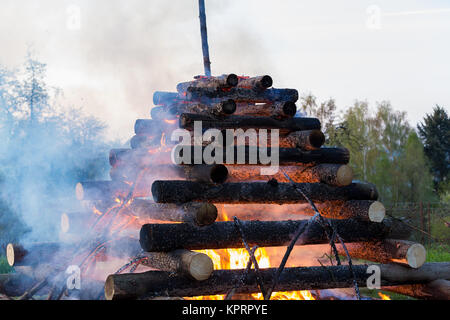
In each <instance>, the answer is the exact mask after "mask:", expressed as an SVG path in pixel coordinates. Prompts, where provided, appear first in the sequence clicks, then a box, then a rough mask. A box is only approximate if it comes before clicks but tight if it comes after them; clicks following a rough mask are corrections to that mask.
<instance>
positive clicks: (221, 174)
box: [210, 164, 228, 183]
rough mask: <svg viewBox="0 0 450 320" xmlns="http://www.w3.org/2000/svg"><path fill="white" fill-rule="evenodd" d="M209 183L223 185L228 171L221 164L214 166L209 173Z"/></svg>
mask: <svg viewBox="0 0 450 320" xmlns="http://www.w3.org/2000/svg"><path fill="white" fill-rule="evenodd" d="M210 177H211V181H212V182H214V183H224V182H225V181H226V180H227V178H228V169H227V167H226V166H224V165H223V164H217V165H214V166H213V167H212V168H211V172H210Z"/></svg>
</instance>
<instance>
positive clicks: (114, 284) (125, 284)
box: [105, 263, 450, 300]
mask: <svg viewBox="0 0 450 320" xmlns="http://www.w3.org/2000/svg"><path fill="white" fill-rule="evenodd" d="M430 265H432V266H430V268H428V269H432V270H430V271H429V272H431V273H432V274H431V275H430V274H425V273H422V275H421V276H422V277H421V278H420V277H418V278H416V277H414V280H410V281H412V282H419V283H424V282H428V280H427V279H428V278H433V280H437V279H439V278H436V276H439V275H441V274H443V273H445V272H443V271H442V265H443V264H442V265H441V264H439V263H438V264H430ZM377 266H378V267H379V268H380V269H381V270H389V269H391V268H392V266H391V265H377ZM368 267H369V265H355V266H353V271H354V274H355V279H356V282H357V283H358V285H359V286H360V287H366V286H367V282H368V281H367V280H368V277H369V276H370V275H371V274H372V273H373V272H370V270H368ZM447 268H448V267H447ZM448 269H450V268H448ZM419 270H420V269H419ZM276 271H277V268H268V269H261V270H260V273H259V275H260V278H261V280H262V282H263V284H264V285H265V286H270V285H271V284H272V282H273V277H274V275H275V273H276ZM368 271H369V272H368ZM414 271H416V270H415V269H408V268H402V273H403V276H402V277H401V278H399V279H396V278H393V279H384V278H383V276H382V279H381V285H383V286H387V285H402V284H407V283H408V282H409V281H408V280H407V279H408V277H409V276H410V273H412V272H414ZM243 272H244V270H215V271H214V272H213V273H212V275H211V277H210V278H209V279H207V280H205V281H194V280H190V279H186V277H180V276H175V277H174V276H172V275H171V273H169V272H164V271H148V272H144V273H132V274H117V275H110V276H108V278H107V279H106V283H105V297H106V299H107V300H119V299H136V298H139V297H141V296H146V295H147V296H161V295H169V296H179V297H192V296H204V295H216V294H226V293H227V292H228V291H229V290H231V289H233V287H234V283H235V279H238V278H239V277H241V274H242V273H243ZM382 275H383V273H382ZM256 277H257V273H256V271H255V270H254V269H251V270H249V272H248V274H247V277H246V278H245V279H244V280H243V283H242V285H241V286H239V287H237V288H236V293H247V294H248V293H258V292H260V289H259V286H258V283H257V280H256ZM352 286H353V277H352V275H351V273H350V271H349V268H348V266H330V267H298V268H285V269H284V271H283V272H282V273H281V275H280V278H279V282H278V286H277V287H276V288H275V290H276V291H296V290H321V289H330V288H348V287H352Z"/></svg>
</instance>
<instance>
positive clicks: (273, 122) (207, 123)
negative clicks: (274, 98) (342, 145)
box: [179, 113, 320, 133]
mask: <svg viewBox="0 0 450 320" xmlns="http://www.w3.org/2000/svg"><path fill="white" fill-rule="evenodd" d="M195 121H201V124H202V129H204V130H207V129H218V130H223V129H243V130H245V129H255V128H258V129H280V130H281V131H282V133H285V132H292V131H301V130H315V129H320V121H319V120H318V119H317V118H289V119H284V120H278V119H274V118H269V117H254V116H235V115H231V116H228V117H225V118H218V117H214V116H209V115H203V114H196V113H183V114H181V116H180V123H179V125H180V128H183V129H188V130H193V129H194V122H195Z"/></svg>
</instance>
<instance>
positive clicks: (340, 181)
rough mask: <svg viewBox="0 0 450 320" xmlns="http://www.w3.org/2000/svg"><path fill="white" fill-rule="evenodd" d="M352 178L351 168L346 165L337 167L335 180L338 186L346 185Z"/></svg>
mask: <svg viewBox="0 0 450 320" xmlns="http://www.w3.org/2000/svg"><path fill="white" fill-rule="evenodd" d="M352 180H353V170H352V168H350V166H348V165H345V164H344V165H342V166H340V167H339V169H338V171H337V173H336V182H337V185H338V186H348V185H349V184H350V183H352Z"/></svg>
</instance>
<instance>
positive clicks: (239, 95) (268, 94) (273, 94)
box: [186, 87, 298, 103]
mask: <svg viewBox="0 0 450 320" xmlns="http://www.w3.org/2000/svg"><path fill="white" fill-rule="evenodd" d="M222 98H227V99H233V100H234V101H236V102H244V101H246V102H247V101H248V102H251V103H267V102H275V101H291V102H296V101H297V100H298V91H297V90H295V89H274V88H272V89H267V90H263V91H259V90H252V89H245V88H230V89H229V90H221V89H216V88H196V87H189V88H187V90H186V99H188V100H200V101H202V100H208V99H222Z"/></svg>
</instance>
